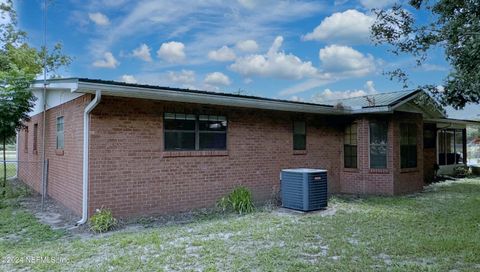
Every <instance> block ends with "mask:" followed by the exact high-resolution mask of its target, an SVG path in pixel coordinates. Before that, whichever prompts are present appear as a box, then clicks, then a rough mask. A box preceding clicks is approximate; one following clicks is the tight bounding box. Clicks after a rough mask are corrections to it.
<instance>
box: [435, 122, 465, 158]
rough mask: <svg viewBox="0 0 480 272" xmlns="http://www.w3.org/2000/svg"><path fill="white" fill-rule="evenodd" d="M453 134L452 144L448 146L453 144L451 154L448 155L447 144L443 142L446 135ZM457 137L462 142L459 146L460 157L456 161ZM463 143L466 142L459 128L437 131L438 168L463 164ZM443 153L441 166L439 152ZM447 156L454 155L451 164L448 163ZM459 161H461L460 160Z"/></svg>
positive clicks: (462, 131) (462, 130) (463, 133)
mask: <svg viewBox="0 0 480 272" xmlns="http://www.w3.org/2000/svg"><path fill="white" fill-rule="evenodd" d="M447 133H449V134H453V135H452V142H451V143H450V144H453V150H452V151H453V152H452V153H448V152H446V151H447V142H446V141H445V138H446V134H447ZM457 135H459V136H457ZM457 137H460V139H461V140H462V144H461V148H460V150H461V155H462V156H461V157H459V158H458V161H457V146H458V143H457ZM442 139H443V147H442V146H441V144H442ZM465 141H466V135H465V132H464V129H461V128H452V129H439V130H438V131H437V163H438V165H439V166H447V165H459V164H465V146H464V145H465ZM442 150H443V151H444V153H443V155H444V158H443V164H442V163H441V161H440V155H441V154H442V153H441V151H442ZM448 154H455V158H454V162H453V163H448V162H449V160H448ZM460 159H461V160H460Z"/></svg>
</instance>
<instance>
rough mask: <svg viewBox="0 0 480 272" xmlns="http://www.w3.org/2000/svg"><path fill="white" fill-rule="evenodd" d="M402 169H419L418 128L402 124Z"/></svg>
mask: <svg viewBox="0 0 480 272" xmlns="http://www.w3.org/2000/svg"><path fill="white" fill-rule="evenodd" d="M400 167H401V168H414V167H417V126H416V125H415V124H400Z"/></svg>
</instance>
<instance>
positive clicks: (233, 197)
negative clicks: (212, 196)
mask: <svg viewBox="0 0 480 272" xmlns="http://www.w3.org/2000/svg"><path fill="white" fill-rule="evenodd" d="M217 205H218V207H220V208H221V209H222V210H223V211H225V210H228V209H232V210H234V211H235V212H237V213H239V214H244V213H250V212H253V211H254V210H255V206H254V205H253V198H252V193H251V192H250V190H248V189H247V188H245V187H243V186H239V187H237V188H235V189H234V190H233V191H232V192H231V193H230V194H229V195H228V196H224V197H222V198H221V199H220V200H219V201H218V203H217Z"/></svg>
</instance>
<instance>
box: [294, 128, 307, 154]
mask: <svg viewBox="0 0 480 272" xmlns="http://www.w3.org/2000/svg"><path fill="white" fill-rule="evenodd" d="M306 131H307V128H306V125H305V121H294V122H293V150H305V149H306V146H307V136H306Z"/></svg>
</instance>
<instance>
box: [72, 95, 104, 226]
mask: <svg viewBox="0 0 480 272" xmlns="http://www.w3.org/2000/svg"><path fill="white" fill-rule="evenodd" d="M101 99H102V92H101V91H100V90H97V91H96V92H95V98H94V99H93V100H92V101H91V102H90V103H89V104H88V105H87V107H86V108H85V111H84V113H83V188H82V219H80V221H78V222H77V225H82V224H85V223H86V222H87V220H88V148H89V139H90V130H89V129H90V112H91V111H92V110H93V109H94V108H95V107H96V106H97V105H98V103H100V100H101Z"/></svg>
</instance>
